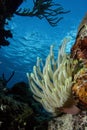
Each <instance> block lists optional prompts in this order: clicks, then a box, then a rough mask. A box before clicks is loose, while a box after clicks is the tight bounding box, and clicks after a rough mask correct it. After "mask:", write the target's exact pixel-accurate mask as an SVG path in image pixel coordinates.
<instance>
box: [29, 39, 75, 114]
mask: <svg viewBox="0 0 87 130" xmlns="http://www.w3.org/2000/svg"><path fill="white" fill-rule="evenodd" d="M67 42H68V40H67V39H64V41H63V44H62V46H61V48H60V50H59V53H58V59H57V60H55V58H54V52H53V46H51V47H50V53H49V55H48V56H47V59H46V63H45V65H44V66H43V63H42V60H41V59H40V58H38V59H37V64H36V66H34V67H33V73H31V74H29V73H27V77H28V79H29V85H30V87H31V91H32V92H33V96H34V98H35V99H36V100H37V101H38V102H40V103H41V104H42V105H43V107H44V108H45V109H46V111H48V112H50V113H52V114H53V115H56V114H57V113H56V110H57V109H58V108H60V107H62V106H63V105H64V104H65V103H66V102H67V100H68V98H69V97H70V94H71V85H72V71H73V67H72V64H73V61H72V59H71V58H70V56H69V55H68V54H66V53H65V46H66V43H67Z"/></svg>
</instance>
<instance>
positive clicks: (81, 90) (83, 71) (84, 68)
mask: <svg viewBox="0 0 87 130" xmlns="http://www.w3.org/2000/svg"><path fill="white" fill-rule="evenodd" d="M71 57H72V58H73V60H75V59H76V60H78V62H77V67H78V69H77V71H76V72H75V74H74V79H73V80H74V82H73V85H72V93H73V95H74V96H73V97H74V98H75V100H76V103H77V106H78V107H79V108H80V109H87V14H86V15H85V17H84V18H83V20H82V22H81V24H80V26H79V28H78V33H77V37H76V42H75V44H74V46H73V47H72V49H71Z"/></svg>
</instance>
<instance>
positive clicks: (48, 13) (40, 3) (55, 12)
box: [15, 0, 70, 26]
mask: <svg viewBox="0 0 87 130" xmlns="http://www.w3.org/2000/svg"><path fill="white" fill-rule="evenodd" d="M33 3H34V6H33V8H32V10H30V9H29V8H28V9H27V8H25V9H21V8H20V9H19V10H18V11H16V12H15V14H17V15H20V16H29V17H33V16H36V17H38V18H39V19H42V18H45V19H46V20H47V21H48V22H49V24H50V25H51V26H56V25H57V23H58V22H59V21H60V20H61V19H63V17H60V16H59V15H61V14H65V13H69V12H70V11H64V9H63V7H62V6H61V5H60V4H56V3H54V2H53V0H33Z"/></svg>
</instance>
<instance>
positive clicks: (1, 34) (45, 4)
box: [0, 0, 70, 46]
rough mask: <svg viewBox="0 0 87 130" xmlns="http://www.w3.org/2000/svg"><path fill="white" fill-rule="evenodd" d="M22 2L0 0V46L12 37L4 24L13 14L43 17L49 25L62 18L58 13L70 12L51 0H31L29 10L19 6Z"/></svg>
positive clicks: (55, 23)
mask: <svg viewBox="0 0 87 130" xmlns="http://www.w3.org/2000/svg"><path fill="white" fill-rule="evenodd" d="M23 2H24V0H0V46H8V45H9V41H8V40H7V38H12V33H11V31H10V30H6V29H5V25H7V24H8V23H7V22H6V20H7V19H8V20H11V17H12V16H13V15H14V14H16V15H20V16H28V17H34V16H36V17H38V18H39V19H42V18H45V19H46V20H47V21H48V23H49V24H50V25H51V26H56V25H57V23H58V22H59V21H60V20H61V19H62V18H63V17H61V16H60V17H59V15H61V14H65V13H68V12H70V11H64V9H63V7H62V6H61V5H60V4H58V3H57V4H56V3H54V2H53V0H33V4H34V5H33V7H32V9H31V10H30V8H24V9H22V8H19V6H20V5H21V4H22V3H23Z"/></svg>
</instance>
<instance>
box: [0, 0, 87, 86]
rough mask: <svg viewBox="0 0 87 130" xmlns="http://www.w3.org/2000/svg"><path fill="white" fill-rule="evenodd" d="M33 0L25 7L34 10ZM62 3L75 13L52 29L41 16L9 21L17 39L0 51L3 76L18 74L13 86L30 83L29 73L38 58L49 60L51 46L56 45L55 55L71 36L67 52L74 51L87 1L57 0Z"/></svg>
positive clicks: (27, 0) (67, 16) (15, 18)
mask: <svg viewBox="0 0 87 130" xmlns="http://www.w3.org/2000/svg"><path fill="white" fill-rule="evenodd" d="M31 1H32V0H26V1H25V2H24V3H23V4H22V5H21V7H30V8H31V7H32V2H31ZM54 2H56V3H60V4H61V5H62V6H63V8H64V9H65V10H70V11H71V12H70V13H68V14H65V15H63V17H64V19H63V20H62V21H60V22H59V23H58V26H56V27H51V26H50V25H49V23H48V22H47V21H46V20H45V19H42V20H40V19H38V18H37V17H32V18H31V17H21V16H17V15H14V17H12V19H11V20H10V21H9V25H8V26H7V28H9V29H10V30H11V32H12V34H13V38H12V39H9V41H10V45H9V46H7V47H1V49H0V75H2V73H3V72H4V74H5V76H6V78H8V77H9V76H10V74H11V73H12V71H15V75H14V77H13V78H12V79H11V81H10V82H9V83H8V86H9V87H11V86H12V85H13V84H14V83H17V82H20V81H26V82H28V80H27V77H26V73H27V72H32V69H33V66H34V65H35V64H36V59H37V57H40V58H42V59H43V61H45V59H46V57H47V55H48V53H49V50H50V45H52V44H53V45H54V53H55V55H57V53H58V49H59V47H60V45H61V42H62V40H63V38H64V37H68V36H69V37H70V38H71V40H70V42H69V43H68V45H67V48H66V51H67V52H70V48H71V46H72V45H73V44H74V42H75V37H76V33H77V29H78V26H79V24H80V22H81V20H82V19H83V17H84V15H85V14H86V12H87V0H67V1H66V0H54Z"/></svg>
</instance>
